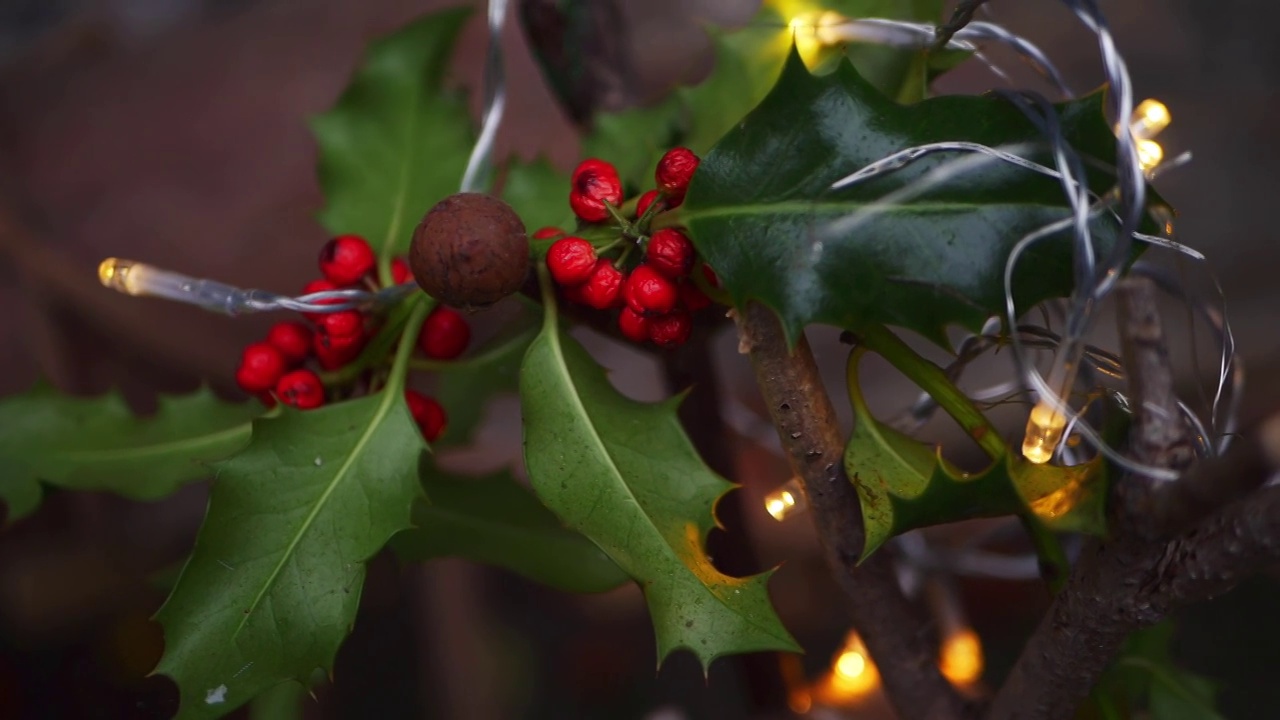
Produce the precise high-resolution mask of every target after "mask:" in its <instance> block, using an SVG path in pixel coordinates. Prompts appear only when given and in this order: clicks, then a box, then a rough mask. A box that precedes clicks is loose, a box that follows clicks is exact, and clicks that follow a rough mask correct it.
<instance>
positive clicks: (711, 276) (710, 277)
mask: <svg viewBox="0 0 1280 720" xmlns="http://www.w3.org/2000/svg"><path fill="white" fill-rule="evenodd" d="M702 277H704V278H706V279H707V282H709V283H711V287H715V288H718V287H720V278H718V277H716V271H715V270H712V269H711V266H710V265H708V264H706V263H703V264H702Z"/></svg>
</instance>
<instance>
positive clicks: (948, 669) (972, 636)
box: [938, 628, 983, 685]
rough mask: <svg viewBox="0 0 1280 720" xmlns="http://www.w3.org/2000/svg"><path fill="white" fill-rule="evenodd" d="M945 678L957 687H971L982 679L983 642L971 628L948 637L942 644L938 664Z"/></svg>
mask: <svg viewBox="0 0 1280 720" xmlns="http://www.w3.org/2000/svg"><path fill="white" fill-rule="evenodd" d="M938 668H939V670H941V671H942V674H943V676H944V677H946V678H947V679H948V680H950V681H951V682H952V683H954V684H956V685H970V684H972V683H974V682H977V680H978V678H980V677H982V668H983V657H982V641H981V640H980V639H979V638H978V634H977V633H975V632H974V631H973V630H971V629H969V628H965V629H963V630H960V631H959V632H955V633H952V634H951V635H948V636H947V638H946V639H945V640H944V641H943V642H942V657H941V659H940V662H939V664H938Z"/></svg>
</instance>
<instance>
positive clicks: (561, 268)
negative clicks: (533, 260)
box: [547, 237, 596, 285]
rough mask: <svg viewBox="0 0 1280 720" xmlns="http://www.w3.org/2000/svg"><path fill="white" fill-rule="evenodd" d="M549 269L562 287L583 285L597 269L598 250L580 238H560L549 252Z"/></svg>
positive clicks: (552, 244)
mask: <svg viewBox="0 0 1280 720" xmlns="http://www.w3.org/2000/svg"><path fill="white" fill-rule="evenodd" d="M547 269H548V270H550V271H551V277H553V278H555V280H556V282H558V283H560V284H561V285H581V284H582V283H584V282H586V281H587V279H588V278H590V277H591V273H592V272H593V271H595V269H596V249H595V248H594V247H592V246H591V243H589V242H587V241H586V240H583V239H582V238H580V237H567V238H560V239H559V240H557V241H555V242H553V243H551V247H550V248H549V249H548V250H547Z"/></svg>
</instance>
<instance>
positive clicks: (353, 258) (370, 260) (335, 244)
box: [320, 235, 377, 285]
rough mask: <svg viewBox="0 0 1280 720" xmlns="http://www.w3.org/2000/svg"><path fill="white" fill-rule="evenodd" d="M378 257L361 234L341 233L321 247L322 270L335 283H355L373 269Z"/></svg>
mask: <svg viewBox="0 0 1280 720" xmlns="http://www.w3.org/2000/svg"><path fill="white" fill-rule="evenodd" d="M376 262H377V257H375V256H374V254H373V248H371V247H369V243H368V242H366V241H365V239H364V238H362V237H360V236H359V235H339V236H338V237H336V238H334V239H332V240H330V241H329V242H327V243H325V244H324V247H323V248H321V249H320V272H322V273H324V276H325V278H326V279H328V281H329V282H331V283H334V284H335V285H354V284H355V283H358V282H360V279H361V278H363V277H364V276H365V275H368V274H369V271H371V270H373V266H374V264H375V263H376Z"/></svg>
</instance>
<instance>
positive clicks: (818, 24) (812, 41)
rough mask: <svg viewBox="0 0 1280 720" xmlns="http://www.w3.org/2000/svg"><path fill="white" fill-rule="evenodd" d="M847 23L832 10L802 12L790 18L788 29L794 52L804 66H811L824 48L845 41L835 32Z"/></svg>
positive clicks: (845, 19)
mask: <svg viewBox="0 0 1280 720" xmlns="http://www.w3.org/2000/svg"><path fill="white" fill-rule="evenodd" d="M846 21H847V18H845V17H844V16H843V15H841V14H840V13H838V12H834V11H832V10H827V11H822V12H819V11H811V12H802V13H799V14H797V15H795V16H793V17H792V18H791V22H789V23H788V27H789V28H790V30H791V36H792V37H793V38H794V39H795V43H796V51H797V52H799V53H800V59H801V60H804V62H805V64H806V65H809V66H812V65H814V64H815V63H816V62H817V61H818V57H819V55H820V54H821V51H822V49H823V48H824V47H830V46H832V45H839V44H841V43H842V42H844V41H845V38H844V36H843V35H842V34H841V33H840V32H839V31H837V30H836V27H837V26H838V25H841V24H843V23H845V22H846Z"/></svg>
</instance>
